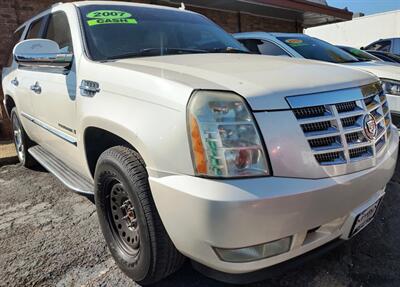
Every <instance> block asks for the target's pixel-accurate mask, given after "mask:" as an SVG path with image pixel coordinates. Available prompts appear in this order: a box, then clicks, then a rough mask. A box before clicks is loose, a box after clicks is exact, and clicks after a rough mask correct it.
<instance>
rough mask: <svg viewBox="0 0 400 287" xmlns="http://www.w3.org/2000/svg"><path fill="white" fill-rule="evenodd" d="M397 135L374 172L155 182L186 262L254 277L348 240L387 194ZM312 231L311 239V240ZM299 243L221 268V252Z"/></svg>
mask: <svg viewBox="0 0 400 287" xmlns="http://www.w3.org/2000/svg"><path fill="white" fill-rule="evenodd" d="M397 153H398V135H397V131H395V130H394V129H393V136H392V137H391V141H390V143H389V144H388V147H387V150H386V152H385V155H384V156H383V158H382V159H381V160H380V162H379V163H378V164H377V165H376V166H375V167H373V168H370V169H368V170H363V171H360V172H356V173H352V174H348V175H343V176H338V177H332V178H323V179H301V178H279V177H265V178H252V179H240V180H211V179H204V178H198V177H193V176H185V175H174V176H165V177H161V178H154V177H150V185H151V188H152V193H153V197H154V200H155V203H156V206H157V209H158V211H159V213H160V216H161V219H162V221H163V223H164V225H165V228H166V230H167V232H168V234H169V236H170V237H171V239H172V241H173V242H174V244H175V246H176V247H177V249H178V250H179V251H181V252H182V253H183V254H184V255H186V256H188V257H190V258H192V259H193V260H195V261H197V262H199V263H201V264H203V265H206V266H207V267H209V268H212V269H215V270H218V271H221V272H225V273H235V274H240V273H248V272H252V271H256V270H260V269H263V268H265V267H269V266H272V265H275V264H278V263H280V262H284V261H287V260H289V259H291V258H294V257H297V256H299V255H301V254H304V253H306V252H308V251H310V250H313V249H315V248H317V247H319V246H322V245H324V244H326V243H328V242H330V241H332V240H334V239H337V238H342V239H347V238H348V235H349V232H350V229H351V226H352V223H353V221H354V218H355V216H356V214H357V212H358V211H359V210H362V209H364V208H365V207H366V206H368V205H369V204H371V202H374V201H376V200H377V199H378V198H380V197H382V196H383V194H384V189H385V186H386V184H387V183H388V182H389V180H390V178H391V177H392V175H393V173H394V169H395V165H396V161H397ZM311 231H312V232H311ZM287 236H293V240H292V245H291V248H290V251H289V252H286V253H283V254H281V255H278V256H275V257H270V258H266V259H261V260H258V261H252V262H245V263H232V262H224V261H222V260H221V259H220V258H219V257H218V256H217V255H216V253H215V251H214V249H213V248H214V247H217V248H228V249H231V248H232V249H234V248H242V247H247V246H253V245H258V244H262V243H266V242H270V241H274V240H277V239H280V238H284V237H287Z"/></svg>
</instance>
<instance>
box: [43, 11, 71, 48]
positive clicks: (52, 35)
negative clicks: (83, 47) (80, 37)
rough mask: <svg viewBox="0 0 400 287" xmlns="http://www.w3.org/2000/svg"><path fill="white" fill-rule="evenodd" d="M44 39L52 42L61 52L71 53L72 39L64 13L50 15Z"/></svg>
mask: <svg viewBox="0 0 400 287" xmlns="http://www.w3.org/2000/svg"><path fill="white" fill-rule="evenodd" d="M43 38H44V39H49V40H53V41H54V42H56V43H57V44H58V45H59V46H60V49H61V51H63V52H68V53H72V51H73V49H72V37H71V30H70V28H69V24H68V18H67V15H65V13H64V12H55V13H54V14H51V15H50V18H49V20H48V24H47V29H46V33H45V36H44V37H43Z"/></svg>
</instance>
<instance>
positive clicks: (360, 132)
mask: <svg viewBox="0 0 400 287" xmlns="http://www.w3.org/2000/svg"><path fill="white" fill-rule="evenodd" d="M371 86H372V85H371ZM368 88H369V89H365V87H363V88H362V89H363V90H362V91H363V97H362V98H361V97H358V98H356V100H352V101H347V102H339V103H334V104H327V105H319V106H311V107H304V108H297V109H294V110H293V112H294V115H295V116H296V118H297V120H298V122H299V124H300V127H301V129H302V130H303V132H304V135H305V137H306V139H307V141H308V143H309V145H310V147H311V150H312V152H313V154H314V156H315V159H316V160H317V161H318V163H319V164H321V165H336V164H348V163H351V162H355V161H359V160H364V159H369V158H373V157H375V156H377V155H378V154H379V153H381V152H383V150H384V148H385V146H386V144H387V142H388V139H389V137H390V128H389V127H390V124H391V116H390V112H389V107H388V103H387V99H386V96H385V94H384V93H383V91H382V90H381V89H380V88H378V86H376V85H374V86H372V88H371V87H368ZM366 90H368V92H367V93H366V92H365V91H366ZM367 114H370V115H372V116H373V117H374V118H375V120H376V122H377V136H376V137H375V139H373V140H369V139H368V138H367V136H366V135H365V131H364V119H365V116H366V115H367Z"/></svg>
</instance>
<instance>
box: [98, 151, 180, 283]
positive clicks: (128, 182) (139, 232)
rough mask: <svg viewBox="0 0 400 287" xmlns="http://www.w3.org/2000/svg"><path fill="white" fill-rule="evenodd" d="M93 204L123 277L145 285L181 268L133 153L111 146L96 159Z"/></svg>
mask: <svg viewBox="0 0 400 287" xmlns="http://www.w3.org/2000/svg"><path fill="white" fill-rule="evenodd" d="M95 201H96V207H97V213H98V217H99V222H100V226H101V229H102V232H103V235H104V237H105V239H106V242H107V245H108V248H109V250H110V252H111V254H112V256H113V257H114V260H115V262H116V263H117V265H118V266H119V267H120V268H121V270H122V271H123V272H124V273H125V274H126V275H128V276H129V277H130V278H132V279H133V280H135V281H136V282H138V283H139V284H141V285H149V284H152V283H155V282H157V281H159V280H161V279H163V278H164V277H166V276H168V275H170V274H171V273H173V272H175V271H176V270H178V269H179V268H180V267H181V265H182V264H183V262H184V256H183V255H182V254H180V253H179V251H178V250H177V249H176V248H175V246H174V245H173V243H172V241H171V239H170V238H169V236H168V234H167V232H166V230H165V228H164V226H163V224H162V222H161V219H160V216H159V214H158V212H157V209H156V206H155V204H154V201H153V198H152V194H151V191H150V186H149V182H148V175H147V171H146V168H145V164H144V161H143V159H142V158H141V157H140V155H139V154H138V153H137V152H135V151H133V150H132V149H129V148H126V147H123V146H116V147H113V148H110V149H108V150H106V151H105V152H104V153H103V154H102V155H101V156H100V158H99V160H98V162H97V165H96V172H95Z"/></svg>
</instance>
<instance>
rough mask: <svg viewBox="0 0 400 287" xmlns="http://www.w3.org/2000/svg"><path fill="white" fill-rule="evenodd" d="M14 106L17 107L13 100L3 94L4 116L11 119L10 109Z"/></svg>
mask: <svg viewBox="0 0 400 287" xmlns="http://www.w3.org/2000/svg"><path fill="white" fill-rule="evenodd" d="M16 106H17V105H16V103H15V101H14V99H13V98H12V97H11V96H10V95H9V94H5V95H4V108H5V111H6V114H7V116H8V117H9V118H11V111H12V109H13V108H14V107H16Z"/></svg>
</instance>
